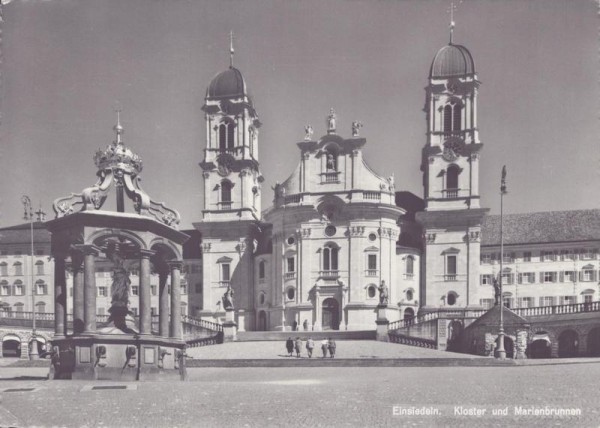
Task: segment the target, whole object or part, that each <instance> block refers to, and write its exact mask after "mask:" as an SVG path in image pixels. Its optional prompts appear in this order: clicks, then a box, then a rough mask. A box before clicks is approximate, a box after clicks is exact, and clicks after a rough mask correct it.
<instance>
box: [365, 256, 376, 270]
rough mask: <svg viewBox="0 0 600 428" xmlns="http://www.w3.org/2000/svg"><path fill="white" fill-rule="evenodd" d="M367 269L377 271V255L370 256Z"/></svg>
mask: <svg viewBox="0 0 600 428" xmlns="http://www.w3.org/2000/svg"><path fill="white" fill-rule="evenodd" d="M367 269H368V270H377V254H369V255H368V257H367Z"/></svg>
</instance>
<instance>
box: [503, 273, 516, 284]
mask: <svg viewBox="0 0 600 428" xmlns="http://www.w3.org/2000/svg"><path fill="white" fill-rule="evenodd" d="M513 282H514V275H513V274H512V273H503V274H502V284H503V285H512V284H513Z"/></svg>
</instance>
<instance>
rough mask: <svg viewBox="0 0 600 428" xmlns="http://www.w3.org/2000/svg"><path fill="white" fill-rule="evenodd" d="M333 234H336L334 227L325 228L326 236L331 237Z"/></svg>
mask: <svg viewBox="0 0 600 428" xmlns="http://www.w3.org/2000/svg"><path fill="white" fill-rule="evenodd" d="M335 232H336V228H335V226H332V225H329V226H327V227H326V228H325V235H327V236H333V235H335Z"/></svg>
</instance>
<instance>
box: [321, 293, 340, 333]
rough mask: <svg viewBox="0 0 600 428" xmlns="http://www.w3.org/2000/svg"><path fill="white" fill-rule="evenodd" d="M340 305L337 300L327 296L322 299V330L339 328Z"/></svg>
mask: <svg viewBox="0 0 600 428" xmlns="http://www.w3.org/2000/svg"><path fill="white" fill-rule="evenodd" d="M339 328H340V307H339V305H338V302H337V300H335V299H334V298H333V297H329V298H327V299H325V300H324V301H323V330H339Z"/></svg>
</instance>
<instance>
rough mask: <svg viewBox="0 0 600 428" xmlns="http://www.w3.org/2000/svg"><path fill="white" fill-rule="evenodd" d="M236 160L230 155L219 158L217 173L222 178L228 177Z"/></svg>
mask: <svg viewBox="0 0 600 428" xmlns="http://www.w3.org/2000/svg"><path fill="white" fill-rule="evenodd" d="M233 163H234V159H233V157H232V156H231V155H230V154H222V155H219V157H218V158H217V172H218V173H219V175H220V176H222V177H226V176H228V175H229V173H230V172H231V169H232V167H233Z"/></svg>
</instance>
